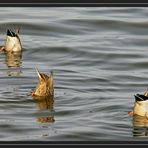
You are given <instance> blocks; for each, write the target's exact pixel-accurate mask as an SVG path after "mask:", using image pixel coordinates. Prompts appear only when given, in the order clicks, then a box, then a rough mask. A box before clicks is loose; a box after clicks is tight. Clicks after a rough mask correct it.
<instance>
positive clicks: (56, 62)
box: [0, 7, 148, 141]
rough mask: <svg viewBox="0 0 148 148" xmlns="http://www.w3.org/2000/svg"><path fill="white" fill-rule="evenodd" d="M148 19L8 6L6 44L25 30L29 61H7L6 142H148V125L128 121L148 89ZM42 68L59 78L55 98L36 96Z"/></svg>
mask: <svg viewBox="0 0 148 148" xmlns="http://www.w3.org/2000/svg"><path fill="white" fill-rule="evenodd" d="M147 16H148V8H147V7H145V8H142V7H138V8H136V7H131V8H130V7H125V8H124V7H119V8H118V7H115V8H114V7H43V8H41V7H32V8H31V7H28V8H27V7H15V8H13V7H1V9H0V18H1V21H0V33H1V34H0V42H1V44H4V41H5V38H6V29H7V28H10V29H12V30H14V29H16V28H17V27H20V28H21V30H20V37H21V41H22V45H23V54H22V57H18V58H16V57H13V58H12V59H11V58H10V57H9V56H6V55H5V54H3V53H1V54H0V141H61V140H62V141H72V140H75V141H79V140H80V141H88V140H96V141H102V140H107V141H114V140H115V141H118V140H120V141H124V140H130V141H132V140H133V141H134V140H147V136H146V134H145V132H147V131H146V130H147V126H148V125H147V124H146V125H145V124H144V125H142V126H141V125H140V126H139V124H138V127H137V122H133V118H132V117H129V116H128V114H127V113H128V111H130V110H132V107H133V105H134V94H136V93H141V94H142V93H144V91H145V90H146V88H147V87H148V81H147V80H148V18H147ZM35 67H38V69H39V70H40V71H41V72H43V73H46V74H48V73H49V72H50V71H53V73H54V86H55V96H54V98H50V99H49V100H40V101H35V100H34V99H33V98H32V97H31V96H30V95H29V93H30V92H31V91H32V89H34V88H35V87H36V85H37V82H38V78H37V73H36V71H35ZM141 128H143V129H142V130H141ZM144 131H145V132H144Z"/></svg>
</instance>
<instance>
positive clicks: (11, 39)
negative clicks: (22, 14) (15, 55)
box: [1, 29, 22, 52]
mask: <svg viewBox="0 0 148 148" xmlns="http://www.w3.org/2000/svg"><path fill="white" fill-rule="evenodd" d="M19 32H20V31H19V29H17V30H16V32H13V31H11V30H10V29H7V36H6V40H5V45H4V46H1V50H2V51H5V52H21V51H22V44H21V40H20V36H19Z"/></svg>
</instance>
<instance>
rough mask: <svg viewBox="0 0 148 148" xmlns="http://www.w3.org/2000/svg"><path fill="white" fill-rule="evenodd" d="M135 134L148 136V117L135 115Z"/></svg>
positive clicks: (136, 135)
mask: <svg viewBox="0 0 148 148" xmlns="http://www.w3.org/2000/svg"><path fill="white" fill-rule="evenodd" d="M133 136H134V137H148V118H147V117H142V116H139V115H134V116H133Z"/></svg>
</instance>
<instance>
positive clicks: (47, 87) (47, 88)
mask: <svg viewBox="0 0 148 148" xmlns="http://www.w3.org/2000/svg"><path fill="white" fill-rule="evenodd" d="M36 71H37V74H38V79H39V82H38V85H37V87H36V89H35V90H34V91H33V93H32V96H53V95H54V86H53V72H51V73H50V74H49V75H46V74H44V73H40V72H39V71H38V69H36Z"/></svg>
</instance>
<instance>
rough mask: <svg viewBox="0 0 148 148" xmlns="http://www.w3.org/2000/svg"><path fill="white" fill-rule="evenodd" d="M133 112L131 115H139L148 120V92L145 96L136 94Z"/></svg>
mask: <svg viewBox="0 0 148 148" xmlns="http://www.w3.org/2000/svg"><path fill="white" fill-rule="evenodd" d="M134 96H135V103H134V107H133V111H131V112H129V115H131V116H132V115H138V116H142V117H147V118H148V90H147V91H146V92H145V93H144V94H136V95H134Z"/></svg>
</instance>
